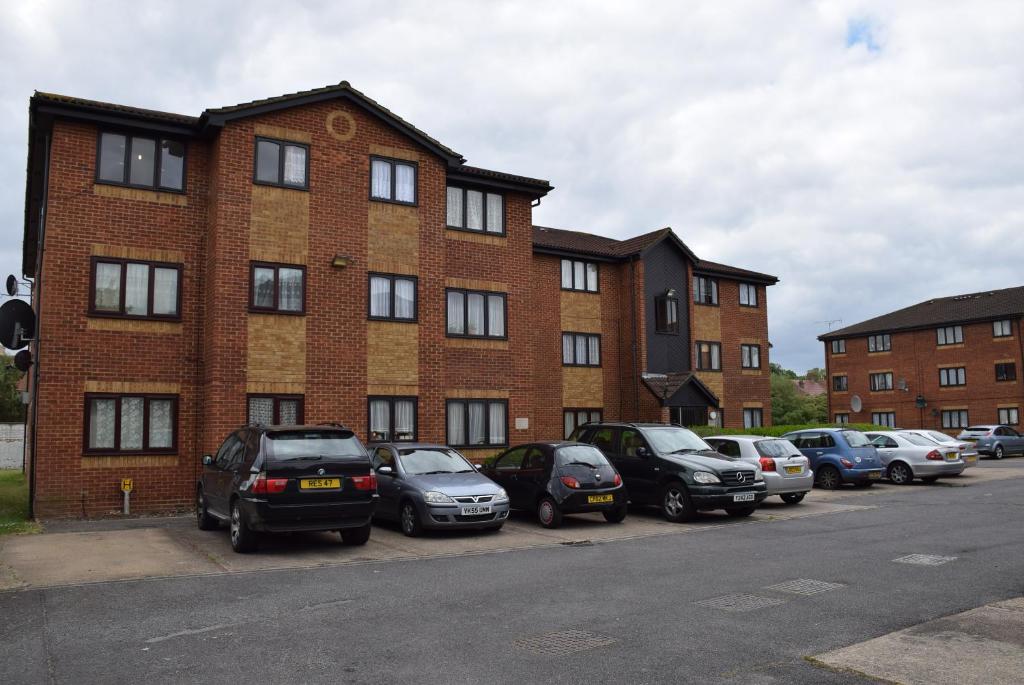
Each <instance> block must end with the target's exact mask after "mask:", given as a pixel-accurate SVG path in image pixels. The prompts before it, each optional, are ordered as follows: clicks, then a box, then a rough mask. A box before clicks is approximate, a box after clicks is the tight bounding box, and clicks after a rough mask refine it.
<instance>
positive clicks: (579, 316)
mask: <svg viewBox="0 0 1024 685" xmlns="http://www.w3.org/2000/svg"><path fill="white" fill-rule="evenodd" d="M560 308H561V323H562V330H563V331H575V332H577V333H600V332H601V296H600V295H597V294H588V293H575V292H569V291H566V290H563V291H561V297H560Z"/></svg>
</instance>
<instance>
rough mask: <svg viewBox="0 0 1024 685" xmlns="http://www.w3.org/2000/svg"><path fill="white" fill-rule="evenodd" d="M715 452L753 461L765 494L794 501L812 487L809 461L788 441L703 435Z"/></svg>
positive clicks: (758, 436)
mask: <svg viewBox="0 0 1024 685" xmlns="http://www.w3.org/2000/svg"><path fill="white" fill-rule="evenodd" d="M704 442H706V443H708V444H709V445H711V446H712V447H714V448H715V449H716V450H718V452H719V453H721V454H724V455H726V456H727V457H738V458H740V459H742V460H743V461H747V462H750V463H751V464H756V465H757V466H759V467H760V468H761V472H762V473H763V474H764V484H765V485H766V486H767V488H768V496H769V497H770V496H772V495H778V496H779V497H781V498H782V501H783V502H785V503H786V504H796V503H797V502H799V501H801V500H802V499H803V498H804V496H805V495H806V494H807V493H808V492H810V490H811V488H812V487H813V486H814V471H812V470H811V466H810V461H809V460H808V459H807V457H805V456H804V455H803V454H801V453H800V450H798V449H797V448H796V446H795V445H794V444H793V443H791V442H790V441H789V440H785V439H783V438H769V437H766V436H763V435H718V436H714V437H710V438H704Z"/></svg>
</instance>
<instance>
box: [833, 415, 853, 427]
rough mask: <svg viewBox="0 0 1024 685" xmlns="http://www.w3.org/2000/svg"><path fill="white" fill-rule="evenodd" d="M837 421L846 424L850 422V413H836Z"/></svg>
mask: <svg viewBox="0 0 1024 685" xmlns="http://www.w3.org/2000/svg"><path fill="white" fill-rule="evenodd" d="M835 422H836V423H838V424H839V425H846V424H848V423H850V415H849V414H836V415H835Z"/></svg>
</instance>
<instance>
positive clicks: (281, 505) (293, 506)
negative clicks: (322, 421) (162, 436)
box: [196, 425, 378, 552]
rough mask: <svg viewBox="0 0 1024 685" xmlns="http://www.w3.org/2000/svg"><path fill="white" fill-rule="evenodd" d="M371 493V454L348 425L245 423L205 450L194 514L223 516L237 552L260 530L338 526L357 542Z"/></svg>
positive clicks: (361, 540) (204, 523)
mask: <svg viewBox="0 0 1024 685" xmlns="http://www.w3.org/2000/svg"><path fill="white" fill-rule="evenodd" d="M377 498H378V496H377V477H376V476H375V475H374V473H373V470H372V469H371V468H370V455H369V454H368V453H367V451H366V448H365V447H363V444H362V443H361V442H359V438H357V437H356V436H355V434H354V433H353V432H352V431H350V430H348V429H347V428H344V427H342V426H333V425H331V426H247V427H245V428H241V429H239V430H237V431H235V432H234V433H232V434H231V435H230V436H228V438H227V440H225V441H224V444H223V445H221V446H220V449H219V450H217V456H216V457H213V456H210V455H209V454H207V455H205V456H204V457H203V472H202V474H201V475H200V476H199V482H198V483H197V485H196V521H197V523H198V524H199V528H200V530H214V529H216V528H217V527H218V525H219V522H220V521H228V522H229V524H230V527H231V547H232V548H233V549H234V550H235V551H236V552H252V551H254V550H255V549H256V547H257V545H258V542H259V541H258V538H257V535H258V533H260V532H290V531H324V530H337V531H340V532H341V539H342V541H343V542H345V543H346V544H349V545H362V544H365V543H366V541H367V540H369V539H370V518H371V517H372V516H373V510H374V509H375V508H376V506H377Z"/></svg>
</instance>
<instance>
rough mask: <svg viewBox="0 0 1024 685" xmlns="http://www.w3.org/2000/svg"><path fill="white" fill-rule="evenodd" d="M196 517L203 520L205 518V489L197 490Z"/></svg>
mask: <svg viewBox="0 0 1024 685" xmlns="http://www.w3.org/2000/svg"><path fill="white" fill-rule="evenodd" d="M196 519H197V520H199V521H200V522H202V520H203V491H202V490H198V491H196Z"/></svg>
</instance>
